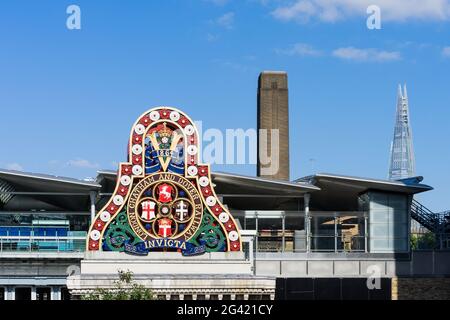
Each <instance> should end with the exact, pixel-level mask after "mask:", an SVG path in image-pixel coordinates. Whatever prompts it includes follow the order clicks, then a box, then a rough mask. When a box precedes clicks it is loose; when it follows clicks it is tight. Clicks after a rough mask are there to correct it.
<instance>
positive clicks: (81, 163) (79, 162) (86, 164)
mask: <svg viewBox="0 0 450 320" xmlns="http://www.w3.org/2000/svg"><path fill="white" fill-rule="evenodd" d="M67 165H68V166H70V167H77V168H87V169H97V168H99V167H100V166H99V165H98V163H92V162H90V161H88V160H85V159H75V160H69V161H67Z"/></svg>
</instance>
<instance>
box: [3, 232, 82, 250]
mask: <svg viewBox="0 0 450 320" xmlns="http://www.w3.org/2000/svg"><path fill="white" fill-rule="evenodd" d="M85 248H86V236H65V237H59V236H54V237H52V236H0V252H83V251H85Z"/></svg>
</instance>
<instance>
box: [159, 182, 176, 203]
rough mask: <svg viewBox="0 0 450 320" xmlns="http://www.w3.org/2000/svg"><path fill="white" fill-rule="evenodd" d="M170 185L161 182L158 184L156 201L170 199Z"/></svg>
mask: <svg viewBox="0 0 450 320" xmlns="http://www.w3.org/2000/svg"><path fill="white" fill-rule="evenodd" d="M172 190H173V188H172V186H171V185H168V184H165V183H164V184H161V185H159V186H158V201H159V202H162V203H167V202H170V201H172Z"/></svg>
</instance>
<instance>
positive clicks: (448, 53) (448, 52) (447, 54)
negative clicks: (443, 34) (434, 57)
mask: <svg viewBox="0 0 450 320" xmlns="http://www.w3.org/2000/svg"><path fill="white" fill-rule="evenodd" d="M442 55H443V56H444V57H447V58H450V47H444V48H442Z"/></svg>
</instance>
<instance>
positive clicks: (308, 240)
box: [303, 193, 311, 252]
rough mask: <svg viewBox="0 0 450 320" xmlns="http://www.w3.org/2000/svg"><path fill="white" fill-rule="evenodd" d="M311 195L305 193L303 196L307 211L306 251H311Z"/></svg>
mask: <svg viewBox="0 0 450 320" xmlns="http://www.w3.org/2000/svg"><path fill="white" fill-rule="evenodd" d="M310 199H311V195H310V194H309V193H305V195H304V196H303V206H304V211H305V229H306V252H311V223H310V217H309V200H310Z"/></svg>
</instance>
